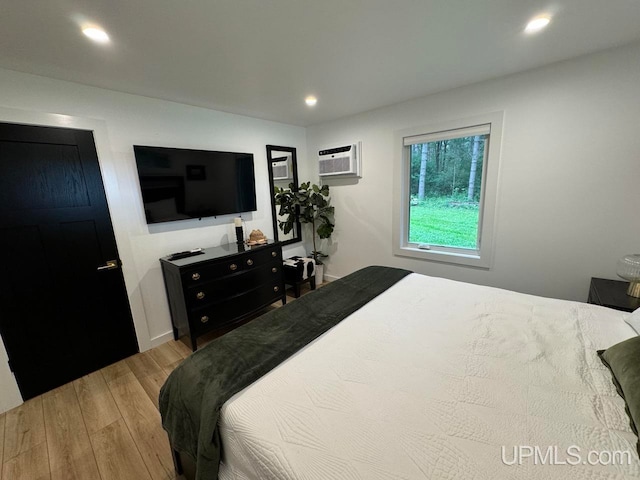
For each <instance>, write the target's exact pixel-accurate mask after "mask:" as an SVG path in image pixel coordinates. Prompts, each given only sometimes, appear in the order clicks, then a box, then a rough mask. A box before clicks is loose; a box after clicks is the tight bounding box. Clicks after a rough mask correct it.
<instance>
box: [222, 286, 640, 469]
mask: <svg viewBox="0 0 640 480" xmlns="http://www.w3.org/2000/svg"><path fill="white" fill-rule="evenodd" d="M301 320H302V321H303V319H301ZM634 334H635V332H634V331H633V330H632V329H631V327H630V326H629V325H627V324H626V323H625V322H624V321H623V314H622V313H621V312H615V311H613V310H609V309H606V308H602V307H597V306H594V305H587V304H582V303H576V302H567V301H562V300H553V299H546V298H541V297H535V296H530V295H523V294H519V293H514V292H509V291H505V290H499V289H494V288H489V287H481V286H475V285H470V284H465V283H459V282H453V281H449V280H444V279H440V278H432V277H426V276H423V275H418V274H411V275H409V276H408V277H406V278H405V279H403V280H401V281H400V282H399V283H398V284H396V285H394V286H393V287H392V288H391V289H389V290H388V291H386V292H385V293H383V294H382V295H381V296H379V297H377V298H376V299H374V300H373V301H372V302H370V303H369V304H367V305H366V306H365V307H363V308H362V309H360V310H358V311H357V312H355V313H354V314H353V315H351V316H350V317H348V318H347V319H345V320H343V321H342V322H341V323H340V324H338V325H337V326H336V327H334V328H333V329H331V330H330V331H329V332H327V333H326V334H325V335H323V336H322V337H320V338H319V339H317V340H316V341H315V342H313V343H312V344H310V345H308V346H307V347H306V348H304V349H303V350H301V351H300V352H298V353H297V354H296V355H294V356H293V357H291V358H290V359H289V360H287V361H286V362H284V363H283V364H281V365H280V366H279V367H278V368H276V369H275V370H273V371H271V372H270V373H269V374H267V375H266V376H264V377H263V378H261V379H260V380H259V381H257V382H256V383H254V384H253V385H251V386H249V387H248V388H246V389H245V390H243V391H241V392H240V393H238V394H237V395H235V396H234V397H233V398H232V399H231V400H229V401H228V402H227V403H226V404H225V405H224V407H223V409H222V412H221V417H220V430H221V434H222V445H223V463H222V465H221V471H220V479H222V480H231V479H236V480H240V479H242V480H248V479H250V480H258V479H259V480H269V479H274V480H275V479H278V480H284V479H305V480H307V479H308V480H333V479H345V480H351V479H363V480H369V479H371V480H374V479H380V480H382V479H411V480H414V479H438V480H440V479H447V480H449V479H502V478H505V479H510V478H514V479H515V478H518V479H520V478H526V479H585V480H586V479H590V480H591V479H593V480H595V479H627V478H638V477H640V466H639V464H638V463H639V462H638V461H637V454H636V453H635V452H636V447H635V444H636V437H635V436H634V435H633V433H632V432H631V430H630V428H629V421H628V418H627V416H626V414H625V412H624V403H623V402H622V400H621V398H620V397H619V396H618V395H617V393H616V391H615V389H614V387H613V385H612V383H611V379H610V375H609V372H608V371H607V370H606V369H605V368H604V366H603V365H602V364H601V362H600V360H599V359H598V357H597V355H596V350H597V349H602V348H607V347H609V346H611V345H613V344H615V343H617V342H619V341H622V340H624V339H626V338H629V337H631V336H633V335H634ZM519 446H523V447H525V448H524V449H518V447H519ZM570 446H575V447H577V448H578V449H579V451H576V450H575V449H574V450H571V453H572V454H576V452H578V453H579V454H580V456H581V457H580V458H581V460H584V461H588V460H589V459H588V457H587V454H588V452H589V451H596V452H603V451H623V452H629V454H627V455H628V457H631V464H630V465H627V464H626V462H622V463H623V464H622V465H620V464H616V465H593V466H591V465H577V466H572V465H549V463H557V462H560V461H566V460H570V461H574V460H576V459H577V457H575V456H568V455H567V453H566V452H567V448H568V447H570ZM502 447H504V455H503V448H502ZM514 447H515V448H516V452H518V451H521V452H523V453H526V452H527V451H528V450H527V448H526V447H532V448H536V447H537V448H538V449H539V450H540V452H541V453H543V454H545V453H546V452H547V448H548V447H557V452H558V454H557V461H556V462H553V461H552V459H551V457H548V458H547V459H546V460H544V462H543V461H541V459H540V457H539V458H538V460H537V462H534V459H533V458H523V462H522V464H521V465H518V464H517V463H516V464H515V465H505V464H504V463H503V457H504V460H506V461H507V462H508V463H512V462H513V461H514V460H515V458H514ZM605 455H606V454H605ZM628 457H625V458H624V460H626V458H628ZM591 459H592V460H597V458H596V457H595V456H592V457H591ZM605 459H606V458H603V460H605ZM536 463H537V464H536ZM541 463H545V464H544V465H542V464H541ZM618 463H620V462H618Z"/></svg>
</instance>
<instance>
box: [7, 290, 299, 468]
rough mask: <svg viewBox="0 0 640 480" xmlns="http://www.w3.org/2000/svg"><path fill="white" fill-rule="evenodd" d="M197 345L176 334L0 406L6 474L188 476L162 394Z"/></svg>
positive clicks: (204, 341)
mask: <svg viewBox="0 0 640 480" xmlns="http://www.w3.org/2000/svg"><path fill="white" fill-rule="evenodd" d="M307 290H308V286H307V288H306V289H305V288H304V287H303V292H302V293H303V294H304V293H306V291H307ZM293 300H295V299H294V298H293V297H287V302H291V301H293ZM279 306H280V302H278V303H276V304H273V305H272V306H271V308H272V309H273V308H277V307H279ZM213 338H215V337H210V338H207V337H205V338H204V339H203V342H202V344H204V343H206V342H207V341H210V340H212V339H213ZM199 345H200V342H199ZM190 353H191V349H189V348H188V347H187V346H186V345H185V344H184V343H182V342H179V341H178V342H175V341H173V340H172V341H170V342H167V343H164V344H162V345H160V346H159V347H156V348H153V349H151V350H149V351H146V352H142V353H138V354H136V355H134V356H132V357H129V358H127V359H125V360H122V361H120V362H118V363H115V364H113V365H110V366H108V367H105V368H103V369H102V370H99V371H97V372H93V373H91V374H89V375H87V376H85V377H82V378H79V379H78V380H75V381H74V382H71V383H68V384H66V385H63V386H62V387H59V388H56V389H55V390H52V391H50V392H47V393H45V394H43V395H41V396H39V397H36V398H33V399H31V400H29V401H27V402H25V403H24V404H22V405H20V406H19V407H17V408H14V409H13V410H10V411H8V412H6V413H3V414H0V466H1V467H2V468H0V480H58V479H60V480H62V479H64V480H74V479H79V480H94V479H95V480H173V479H176V478H181V477H176V474H175V471H174V467H173V460H172V457H171V451H170V448H169V441H168V438H167V435H166V433H165V431H164V430H163V429H162V426H161V424H160V413H159V412H158V394H159V392H160V387H161V386H162V384H163V383H164V381H165V380H166V378H167V376H168V375H169V374H170V373H171V372H172V371H173V369H174V368H175V367H176V366H177V365H178V364H179V363H180V362H181V361H182V360H183V359H184V358H186V357H187V356H188V355H189V354H190Z"/></svg>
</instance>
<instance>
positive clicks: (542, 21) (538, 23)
mask: <svg viewBox="0 0 640 480" xmlns="http://www.w3.org/2000/svg"><path fill="white" fill-rule="evenodd" d="M550 21H551V18H550V17H548V16H546V15H543V16H540V17H536V18H534V19H533V20H531V21H530V22H529V23H527V26H526V27H525V29H524V31H525V32H527V33H536V32H539V31H540V30H542V29H543V28H544V27H546V26H547V25H549V22H550Z"/></svg>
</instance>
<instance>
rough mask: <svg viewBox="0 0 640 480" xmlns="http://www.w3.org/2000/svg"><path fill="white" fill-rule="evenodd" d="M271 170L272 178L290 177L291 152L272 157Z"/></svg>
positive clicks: (283, 178)
mask: <svg viewBox="0 0 640 480" xmlns="http://www.w3.org/2000/svg"><path fill="white" fill-rule="evenodd" d="M271 170H272V171H273V179H274V180H289V179H291V154H287V155H285V156H284V157H278V158H274V159H273V160H272V161H271Z"/></svg>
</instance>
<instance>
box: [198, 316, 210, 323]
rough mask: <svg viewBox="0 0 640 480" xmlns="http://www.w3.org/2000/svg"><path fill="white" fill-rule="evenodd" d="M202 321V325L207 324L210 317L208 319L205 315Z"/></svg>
mask: <svg viewBox="0 0 640 480" xmlns="http://www.w3.org/2000/svg"><path fill="white" fill-rule="evenodd" d="M200 321H201V322H202V323H207V322H208V321H209V317H207V316H206V315H203V316H202V317H200Z"/></svg>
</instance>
